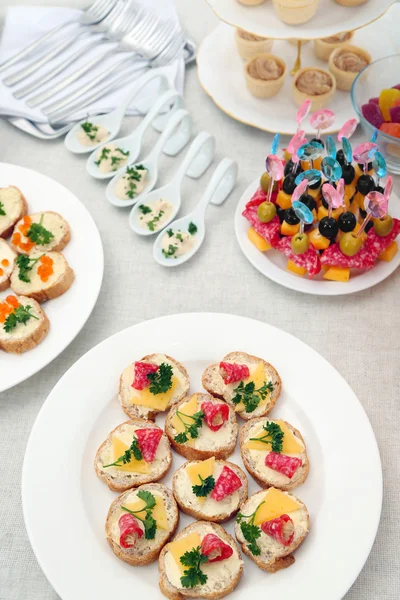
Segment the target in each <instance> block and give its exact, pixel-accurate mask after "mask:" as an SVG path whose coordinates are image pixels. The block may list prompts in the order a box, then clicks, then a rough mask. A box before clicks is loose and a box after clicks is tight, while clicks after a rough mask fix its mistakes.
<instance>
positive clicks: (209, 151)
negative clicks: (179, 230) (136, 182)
mask: <svg viewBox="0 0 400 600" xmlns="http://www.w3.org/2000/svg"><path fill="white" fill-rule="evenodd" d="M214 150H215V138H214V136H213V135H211V134H209V133H207V132H206V131H202V132H201V133H199V134H198V135H197V136H196V137H195V138H194V140H193V142H192V143H191V145H190V148H189V150H188V151H187V153H186V156H185V158H184V159H183V161H182V163H181V165H180V167H179V168H178V170H177V171H176V173H175V175H174V176H173V178H172V179H171V181H170V182H169V183H168V184H167V185H164V186H163V187H161V188H158V189H156V190H153V191H152V192H150V193H149V194H146V195H144V196H143V197H142V202H138V203H137V204H136V205H135V206H134V207H133V208H132V210H131V213H130V215H129V226H130V228H131V229H132V231H134V232H135V233H137V234H138V235H144V236H148V235H154V234H155V233H157V232H158V230H157V231H150V230H149V229H145V228H144V227H142V226H141V225H140V221H139V217H140V216H141V214H142V211H141V210H140V206H141V205H142V204H146V205H151V204H153V203H155V202H157V201H158V200H161V199H163V200H166V201H167V202H169V203H170V204H171V205H172V210H171V214H170V216H169V219H168V221H166V222H165V223H163V225H162V229H164V227H166V226H167V225H168V223H170V222H171V221H173V220H174V219H175V217H176V215H177V214H178V211H179V209H180V206H181V203H182V199H181V185H182V181H183V178H184V177H185V175H189V177H193V178H194V179H197V178H198V177H201V175H202V174H203V173H204V171H205V170H206V169H207V168H208V167H209V166H210V164H211V162H212V160H213V157H214Z"/></svg>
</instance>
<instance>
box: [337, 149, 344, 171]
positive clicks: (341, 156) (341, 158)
mask: <svg viewBox="0 0 400 600" xmlns="http://www.w3.org/2000/svg"><path fill="white" fill-rule="evenodd" d="M336 160H337V161H338V163H339V165H341V166H342V167H343V165H344V164H346V159H345V157H344V152H343V150H338V151H337V152H336Z"/></svg>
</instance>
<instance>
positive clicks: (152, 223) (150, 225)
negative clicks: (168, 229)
mask: <svg viewBox="0 0 400 600" xmlns="http://www.w3.org/2000/svg"><path fill="white" fill-rule="evenodd" d="M164 212H165V211H164V210H159V211H158V214H156V216H155V217H154V218H153V219H152V220H151V221H147V227H148V228H149V229H150V231H155V230H156V229H155V228H156V225H157V223H158V221H159V220H160V219H161V217H162V216H163V214H164Z"/></svg>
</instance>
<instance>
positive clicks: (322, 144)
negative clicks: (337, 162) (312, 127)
mask: <svg viewBox="0 0 400 600" xmlns="http://www.w3.org/2000/svg"><path fill="white" fill-rule="evenodd" d="M311 141H312V142H318V144H321V146H322V147H323V148H325V144H324V142H323V140H320V139H318V138H316V137H315V138H313V139H312V140H311Z"/></svg>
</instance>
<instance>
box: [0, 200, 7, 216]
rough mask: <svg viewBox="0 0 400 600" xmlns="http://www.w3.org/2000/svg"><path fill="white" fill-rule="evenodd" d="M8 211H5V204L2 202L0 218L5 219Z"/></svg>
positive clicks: (0, 204) (0, 203)
mask: <svg viewBox="0 0 400 600" xmlns="http://www.w3.org/2000/svg"><path fill="white" fill-rule="evenodd" d="M5 214H6V211H5V210H4V204H3V203H2V202H0V216H2V217H4V215H5Z"/></svg>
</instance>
